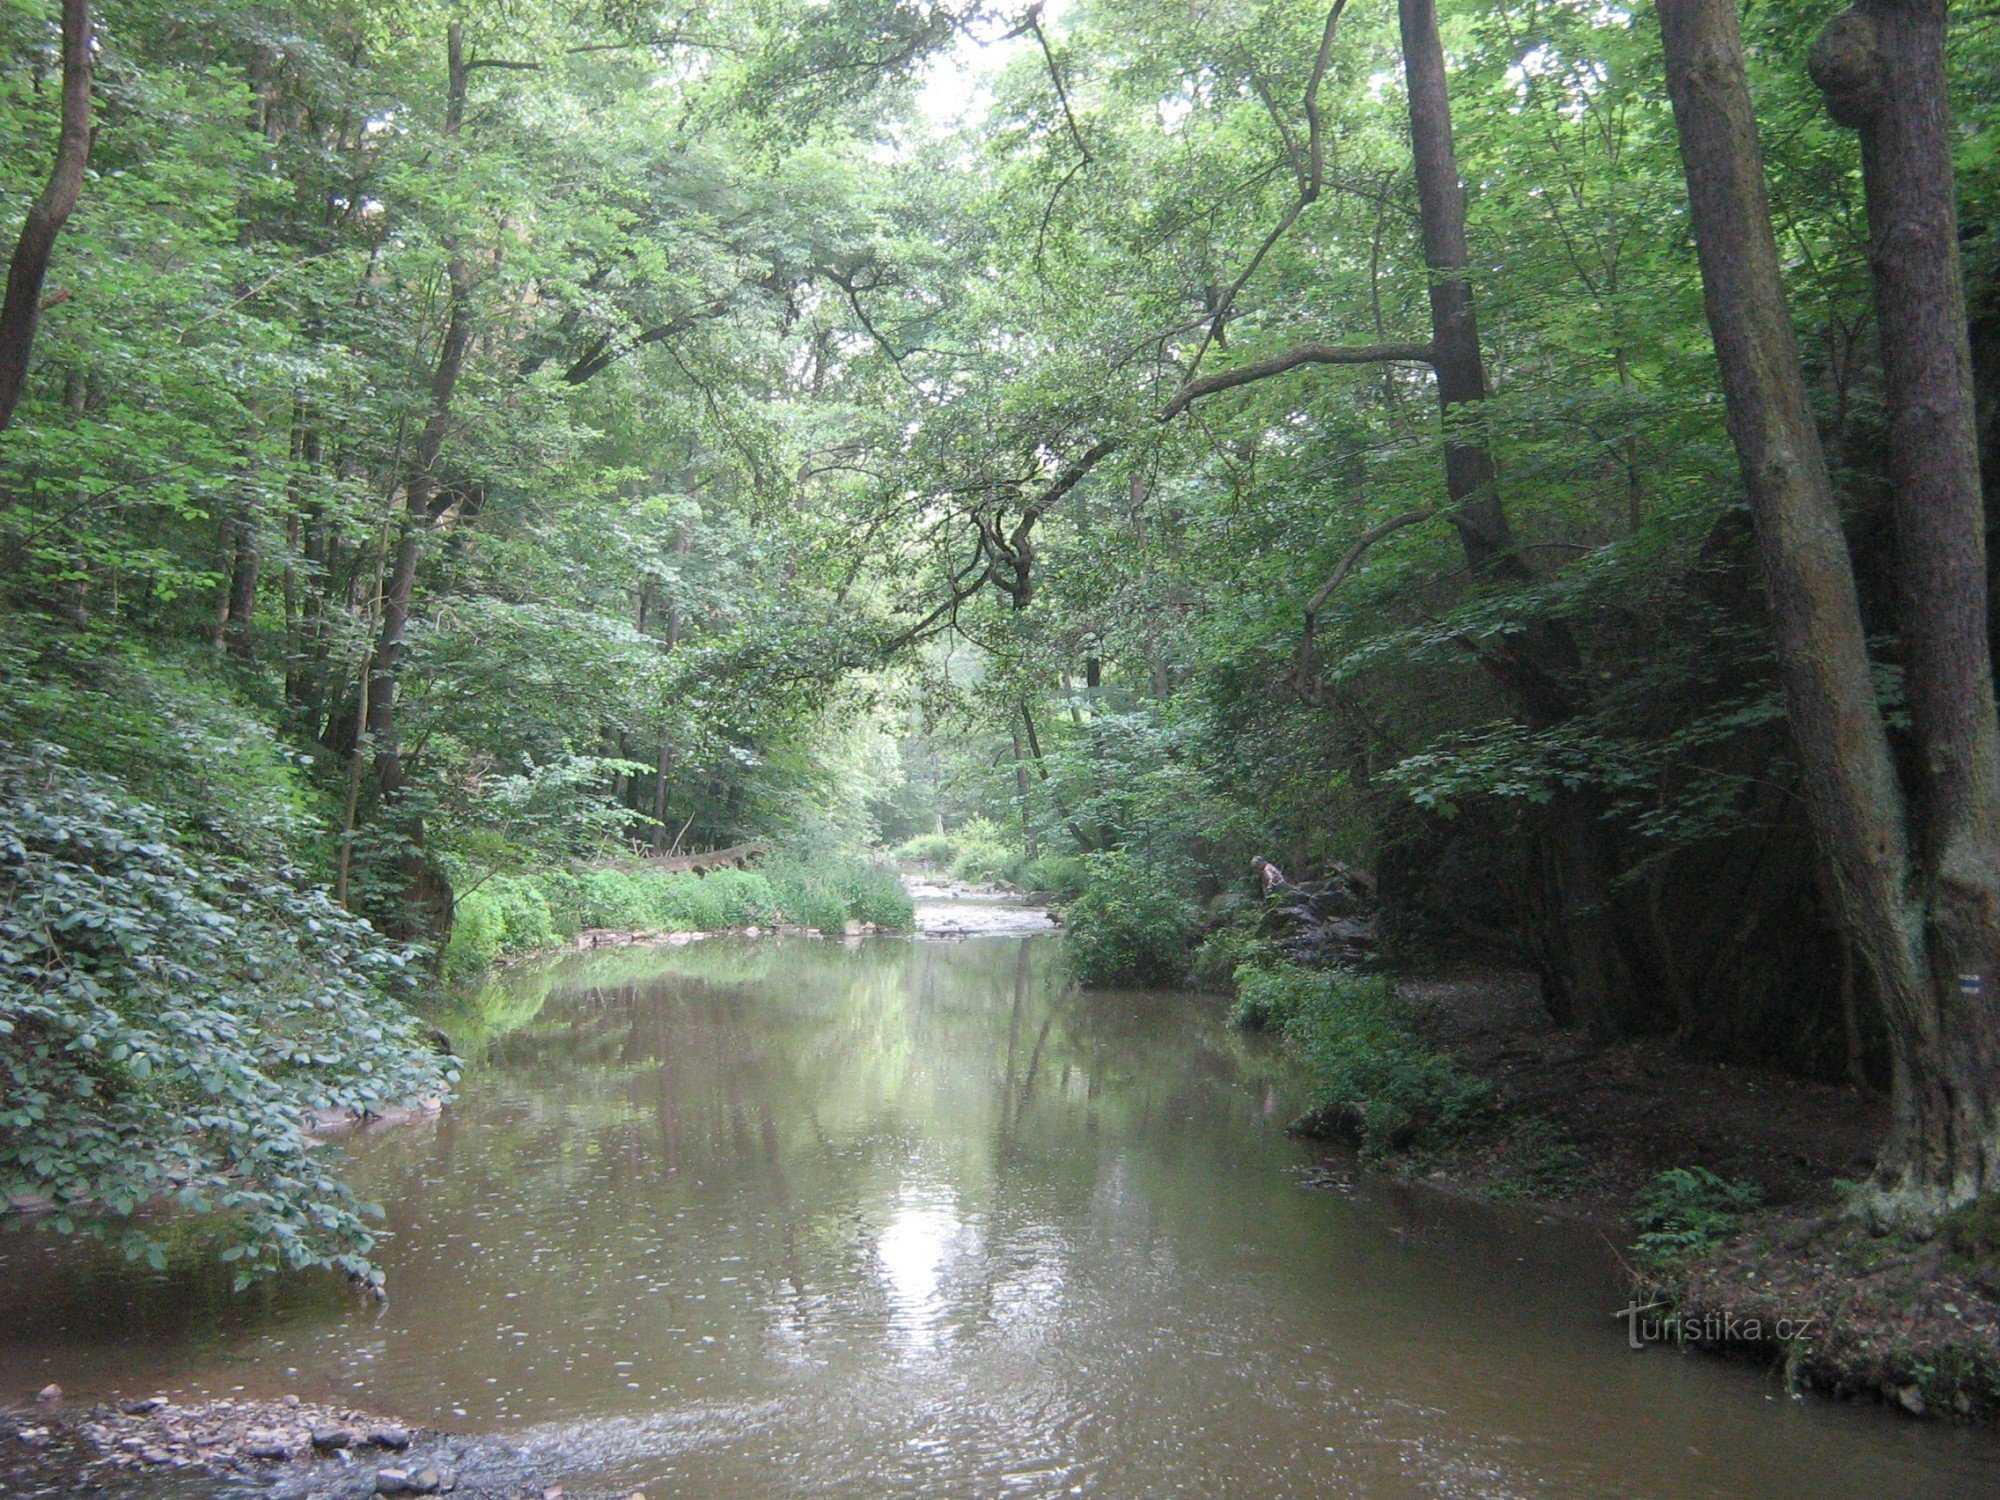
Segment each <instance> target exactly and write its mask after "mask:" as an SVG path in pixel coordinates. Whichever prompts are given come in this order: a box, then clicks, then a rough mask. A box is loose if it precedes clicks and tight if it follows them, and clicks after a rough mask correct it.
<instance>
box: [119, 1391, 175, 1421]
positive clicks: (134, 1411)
mask: <svg viewBox="0 0 2000 1500" xmlns="http://www.w3.org/2000/svg"><path fill="white" fill-rule="evenodd" d="M166 1404H167V1398H166V1397H165V1396H142V1397H140V1398H139V1399H138V1400H137V1401H121V1402H120V1403H119V1404H118V1409H119V1410H120V1411H122V1412H124V1413H125V1415H126V1416H128V1417H144V1416H150V1415H151V1414H152V1413H154V1412H156V1411H158V1410H159V1409H160V1408H161V1407H163V1406H165V1405H166Z"/></svg>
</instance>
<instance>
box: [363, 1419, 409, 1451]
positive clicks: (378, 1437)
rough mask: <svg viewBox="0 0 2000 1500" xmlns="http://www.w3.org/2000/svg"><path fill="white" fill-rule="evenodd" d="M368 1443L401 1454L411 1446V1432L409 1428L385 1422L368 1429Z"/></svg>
mask: <svg viewBox="0 0 2000 1500" xmlns="http://www.w3.org/2000/svg"><path fill="white" fill-rule="evenodd" d="M368 1441H369V1442H371V1443H373V1444H374V1445H375V1446H376V1447H378V1448H390V1449H393V1450H394V1451H396V1452H398V1453H400V1452H402V1451H403V1450H404V1449H405V1448H407V1447H409V1446H410V1431H409V1429H408V1428H407V1427H398V1426H396V1425H395V1424H394V1423H391V1422H384V1423H381V1424H380V1425H379V1426H375V1427H371V1428H369V1429H368Z"/></svg>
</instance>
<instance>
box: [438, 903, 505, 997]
mask: <svg viewBox="0 0 2000 1500" xmlns="http://www.w3.org/2000/svg"><path fill="white" fill-rule="evenodd" d="M506 937H507V919H506V918H505V917H504V916H502V915H501V912H500V904H499V902H497V901H495V900H494V899H493V898H492V896H491V895H490V894H489V893H488V892H487V891H486V890H485V889H484V888H480V889H475V890H470V891H467V892H466V893H465V894H464V895H462V896H460V897H459V898H458V901H457V904H456V905H455V906H454V907H453V908H452V920H451V937H450V939H449V940H448V941H447V942H446V943H445V945H444V952H443V953H442V954H441V955H439V966H440V967H441V968H442V970H443V972H444V976H445V978H447V979H463V978H465V977H467V976H468V975H472V974H478V973H482V972H484V971H485V970H486V969H488V968H489V967H491V966H492V963H493V960H494V959H496V958H498V957H499V956H500V954H501V951H502V949H503V948H504V947H505V944H506Z"/></svg>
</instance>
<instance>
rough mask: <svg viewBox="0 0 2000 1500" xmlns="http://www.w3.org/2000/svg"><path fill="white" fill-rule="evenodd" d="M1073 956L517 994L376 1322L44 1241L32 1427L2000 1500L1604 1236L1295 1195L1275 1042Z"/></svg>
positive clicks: (1422, 1196)
mask: <svg viewBox="0 0 2000 1500" xmlns="http://www.w3.org/2000/svg"><path fill="white" fill-rule="evenodd" d="M1056 942H1057V939H1055V938H1052V937H1048V936H1040V937H1014V936H1001V937H982V938H976V939H972V940H968V941H964V942H957V943H946V942H929V941H921V942H905V941H893V940H886V939H885V940H867V941H865V942H857V943H853V944H850V945H845V946H844V945H841V944H839V943H827V942H818V941H814V940H810V939H795V940H794V939H786V940H770V939H765V940H761V941H754V940H745V941H739V940H716V941H712V942H708V943H704V944H699V945H695V946H693V947H689V948H685V949H679V950H643V951H640V950H625V951H622V952H619V953H615V954H608V955H603V956H599V957H596V958H592V959H588V960H583V959H579V960H575V961H570V962H566V963H564V964H561V965H558V966H554V967H551V968H544V969H540V970H536V971H533V972H524V973H517V974H513V975H509V976H507V977H505V978H504V979H503V980H501V981H500V982H498V983H496V984H494V985H492V986H490V987H489V988H488V989H487V990H486V991H485V992H484V993H483V994H482V995H480V996H478V997H476V999H473V1000H469V1001H468V1002H467V1003H466V1004H465V1006H464V1008H463V1013H462V1014H461V1015H460V1016H459V1017H458V1018H457V1019H456V1020H455V1021H454V1022H453V1023H452V1029H453V1030H454V1034H455V1035H456V1036H457V1037H458V1038H459V1041H460V1045H461V1049H462V1050H463V1051H464V1052H465V1053H466V1054H467V1056H468V1058H469V1059H470V1060H471V1065H470V1066H469V1068H468V1072H467V1076H466V1080H465V1084H464V1088H463V1095H462V1098H461V1100H460V1102H459V1103H458V1104H457V1105H456V1106H455V1107H454V1108H452V1109H451V1110H449V1111H447V1112H446V1114H445V1115H444V1117H443V1118H442V1119H441V1120H438V1121H436V1122H433V1123H429V1124H425V1125H419V1126H414V1127H408V1128H405V1129H402V1130H398V1131H393V1132H386V1133H383V1134H381V1135H379V1136H376V1137H374V1138H371V1139H368V1140H365V1141H361V1142H358V1143H357V1144H356V1145H355V1146H354V1154H355V1157H356V1174H357V1176H358V1178H359V1180H360V1182H361V1184H362V1186H363V1187H364V1188H365V1190H366V1191H367V1192H368V1193H369V1194H370V1195H371V1196H374V1197H376V1198H377V1199H379V1200H380V1201H382V1202H383V1203H385V1204H386V1205H387V1206H388V1210H389V1218H388V1225H389V1229H390V1231H391V1238H390V1239H389V1240H388V1241H387V1243H386V1246H385V1253H384V1256H383V1260H384V1263H385V1266H386V1269H387V1272H388V1275H389V1284H390V1291H391V1300H390V1301H389V1303H388V1304H387V1305H386V1306H384V1307H380V1308H374V1307H364V1306H361V1305H358V1304H357V1303H355V1302H353V1301H351V1300H349V1299H348V1298H347V1297H346V1296H345V1294H343V1293H341V1292H338V1291H336V1290H334V1289H332V1288H329V1287H328V1286H327V1285H326V1283H325V1281H324V1280H314V1281H301V1282H298V1283H293V1284H288V1285H283V1286H279V1287H275V1288H271V1289H268V1290H266V1291H263V1292H261V1293H257V1294H253V1295H252V1296H251V1297H250V1298H234V1299H232V1298H231V1297H230V1296H229V1295H228V1293H227V1291H226V1287H225V1283H224V1282H222V1281H221V1280H220V1279H217V1278H211V1277H210V1275H209V1274H208V1273H207V1272H206V1271H200V1270H191V1271H185V1272H179V1273H176V1274H174V1275H171V1276H167V1277H148V1276H146V1275H144V1274H143V1273H140V1272H135V1271H133V1270H130V1269H128V1268H125V1267H122V1266H109V1265H106V1264H104V1263H102V1262H99V1261H92V1260H88V1259H85V1258H81V1257H78V1256H77V1255H76V1254H75V1253H74V1252H64V1251H59V1250H54V1249H50V1248H46V1247H44V1245H43V1244H41V1243H40V1242H39V1241H36V1240H28V1239H9V1240H7V1241H4V1242H0V1289H4V1296H0V1301H4V1310H0V1400H7V1399H21V1398H23V1397H25V1396H27V1395H29V1394H31V1393H32V1392H33V1391H34V1390H35V1389H37V1388H38V1387H39V1386H40V1385H41V1384H43V1383H44V1382H45V1381H48V1380H51V1379H53V1380H57V1381H60V1382H61V1383H62V1384H63V1385H64V1386H65V1387H66V1388H67V1389H68V1391H69V1392H70V1394H71V1395H72V1396H73V1397H80V1398H83V1399H95V1398H97V1397H99V1396H102V1395H106V1394H109V1393H112V1392H121V1393H124V1394H127V1395H131V1394H138V1393H145V1392H150V1391H153V1390H155V1389H158V1390H163V1391H167V1392H170V1393H184V1394H190V1395H191V1394H196V1393H200V1392H210V1393H214V1394H227V1393H230V1392H232V1391H237V1390H241V1391H244V1392H246V1393H249V1394H255V1395H276V1394H280V1393H282V1392H285V1391H297V1392H299V1393H300V1394H301V1395H304V1396H307V1397H309V1398H334V1399H340V1398H343V1397H344V1398H346V1399H351V1400H352V1401H353V1402H355V1403H356V1404H359V1405H363V1406H366V1407H368V1408H370V1409H374V1410H382V1411H390V1412H394V1413H397V1414H400V1415H401V1416H403V1417H405V1418H407V1419H411V1420H415V1421H420V1422H429V1423H435V1424H438V1425H440V1426H444V1427H447V1428H452V1429H456V1430H458V1431H462V1432H470V1433H474V1434H489V1435H492V1436H493V1437H494V1438H495V1439H496V1440H499V1439H504V1440H505V1442H506V1444H507V1445H508V1446H509V1447H512V1448H516V1449H519V1450H521V1451H522V1452H523V1453H524V1454H525V1455H526V1458H525V1459H524V1460H523V1462H525V1463H526V1464H528V1466H529V1468H531V1469H532V1470H533V1471H534V1472H535V1473H536V1474H538V1475H540V1476H543V1477H545V1478H546V1479H547V1480H548V1482H556V1481H557V1480H560V1482H562V1483H563V1484H564V1486H565V1488H566V1489H567V1490H568V1492H569V1493H570V1494H572V1495H581V1494H591V1493H605V1494H609V1493H622V1492H624V1491H628V1490H630V1489H634V1488H644V1489H645V1490H646V1491H647V1492H648V1493H649V1494H650V1495H652V1496H653V1497H654V1500H659V1497H661V1496H676V1495H678V1496H701V1497H751V1496H804V1495H812V1496H842V1497H845V1496H852V1497H873V1496H904V1495H925V1496H933V1495H934V1496H996V1497H997V1496H1024V1497H1025V1496H1057V1495H1095V1496H1107V1497H1108V1496H1121V1497H1122V1496H1133V1497H1139V1496H1145V1497H1152V1496H1160V1495H1193V1496H1204V1497H1211V1496H1212V1497H1222V1496H1230V1497H1238V1496H1241V1497H1263V1496H1350V1495H1352V1496H1366V1497H1374V1496H1385V1497H1389V1496H1404V1495H1413V1496H1414V1495H1447V1496H1461V1495H1463V1496H1528V1495H1534V1496H1593V1497H1594V1496H1696V1495H1701V1496H1711V1495H1713V1496H1746V1497H1747V1496H1755V1497H1761V1500H1779V1497H1801V1500H1805V1497H1811V1500H1821V1497H1827V1496H1885V1497H1887V1496H1912V1497H1915V1496H1923V1497H1946V1496H1974V1495H1977V1496H1992V1495H1995V1494H2000V1444H1996V1442H1995V1441H1994V1440H1993V1439H1992V1438H1990V1437H1988V1436H1985V1435H1980V1434H1968V1433H1963V1432H1956V1431H1953V1430H1950V1429H1947V1428H1942V1427H1927V1426H1920V1425H1918V1424H1915V1423H1910V1422H1905V1421H1899V1420H1896V1419H1893V1418H1891V1417H1889V1416H1887V1415H1886V1414H1884V1413H1881V1412H1878V1411H1874V1410H1869V1409H1853V1408H1842V1407H1836V1406H1832V1405H1829V1404H1824V1403H1819V1402H1800V1401H1791V1400H1787V1399H1785V1398H1784V1397H1783V1396H1782V1395H1781V1394H1780V1393H1778V1391H1777V1390H1776V1388H1775V1387H1774V1386H1773V1385H1772V1384H1771V1382H1770V1381H1769V1380H1768V1379H1767V1378H1766V1377H1765V1376H1763V1375H1762V1374H1760V1373H1758V1372H1756V1371H1753V1370H1749V1369H1745V1368H1739V1367H1735V1366H1731V1365H1728V1364H1725V1363H1722V1362H1718V1361H1715V1360H1710V1359H1706V1358H1700V1357H1684V1356H1681V1355H1677V1354H1675V1353H1672V1352H1667V1351H1652V1352H1648V1353H1645V1354H1634V1353H1631V1352H1629V1351H1628V1350H1626V1349H1625V1348H1624V1346H1623V1342H1622V1333H1621V1330H1620V1327H1619V1325H1618V1324H1617V1323H1616V1322H1615V1321H1614V1320H1613V1318H1612V1313H1613V1312H1614V1310H1615V1309H1616V1308H1617V1307H1619V1306H1620V1305H1621V1304H1622V1302H1623V1297H1622V1295H1621V1292H1620V1288H1619V1284H1618V1281H1617V1278H1616V1276H1615V1274H1614V1272H1613V1270H1612V1268H1611V1266H1610V1265H1609V1263H1608V1257H1607V1256H1606V1254H1605V1253H1604V1251H1603V1248H1602V1246H1601V1245H1599V1244H1597V1243H1596V1242H1595V1241H1594V1240H1592V1239H1590V1238H1588V1237H1586V1236H1583V1235H1581V1234H1579V1233H1578V1232H1577V1231H1575V1230H1573V1229H1570V1228H1566V1227H1562V1226H1558V1225H1554V1224H1547V1223H1541V1222H1538V1221H1537V1220H1536V1219H1535V1218H1534V1216H1532V1215H1528V1214H1523V1213H1517V1212H1511V1211H1503V1210H1493V1209H1487V1208H1480V1207H1477V1206H1472V1205H1467V1204H1464V1203H1462V1202H1459V1201H1456V1200H1453V1199H1449V1198H1446V1197H1443V1196H1441V1195H1438V1194H1433V1193H1428V1192H1425V1191H1422V1190H1417V1189H1408V1188H1399V1187H1395V1186H1392V1185H1387V1184H1382V1183H1379V1182H1374V1181H1370V1180H1367V1179H1365V1178H1362V1179H1357V1180H1356V1181H1355V1183H1354V1184H1353V1185H1352V1186H1351V1188H1350V1189H1349V1190H1347V1191H1326V1190H1313V1189H1307V1188H1305V1187H1303V1186H1302V1185H1301V1168H1302V1167H1303V1166H1304V1165H1306V1164H1308V1162H1309V1161H1310V1157H1309V1155H1308V1154H1307V1152H1306V1150H1305V1148H1303V1147H1301V1146H1300V1145H1298V1144H1296V1143H1294V1142H1292V1141H1290V1140H1288V1139H1287V1138H1286V1137H1285V1136H1284V1134H1283V1131H1282V1126H1283V1124H1284V1122H1285V1121H1286V1120H1287V1119H1288V1118H1290V1116H1291V1114H1292V1113H1293V1112H1294V1110H1295V1109H1296V1107H1297V1104H1298V1095H1297V1088H1296V1082H1295V1080H1294V1079H1293V1078H1292V1077H1291V1076H1290V1074H1289V1073H1288V1072H1287V1070H1286V1069H1285V1067H1284V1065H1283V1064H1282V1062H1281V1061H1280V1060H1279V1059H1277V1058H1276V1057H1275V1056H1274V1055H1273V1054H1272V1053H1271V1052H1270V1050H1269V1049H1268V1048H1267V1047H1265V1046H1264V1045H1262V1044H1261V1043H1259V1042H1257V1041H1256V1040H1254V1039H1244V1038H1240V1037H1237V1036H1234V1035H1232V1034H1230V1033H1229V1032H1227V1031H1226V1030H1224V1028H1223V1027H1222V1025H1221V1022H1220V1009H1219V1006H1218V1005H1217V1004H1215V1003H1213V1002H1208V1001H1190V1000H1186V999H1180V998H1173V997H1163V996H1157V995H1105V994H1085V993H1080V992H1077V991H1075V990H1072V989H1069V988H1067V987H1066V986H1064V985H1063V984H1062V982H1061V981H1060V977H1059V975H1058V972H1057V969H1056V966H1055V958H1056V952H1055V944H1056ZM466 1472H467V1473H468V1476H470V1477H469V1480H468V1484H469V1487H462V1488H461V1490H460V1494H461V1495H464V1494H478V1493H481V1492H482V1491H481V1490H480V1488H479V1485H480V1484H481V1483H482V1481H480V1480H479V1479H478V1478H477V1474H478V1465H477V1463H476V1462H471V1463H469V1464H468V1467H467V1471H466ZM496 1472H497V1471H496ZM522 1472H523V1473H525V1472H527V1471H526V1470H523V1471H522ZM519 1479H520V1475H518V1474H517V1475H515V1476H514V1477H513V1479H510V1480H509V1481H508V1482H507V1484H505V1485H504V1486H503V1485H502V1482H501V1480H499V1479H498V1478H495V1479H493V1480H491V1481H490V1482H491V1484H492V1485H493V1486H494V1488H493V1489H492V1490H490V1491H487V1492H488V1493H508V1494H513V1493H518V1492H519V1491H518V1481H519Z"/></svg>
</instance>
